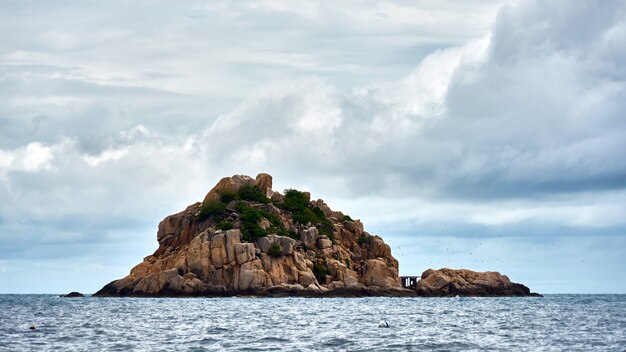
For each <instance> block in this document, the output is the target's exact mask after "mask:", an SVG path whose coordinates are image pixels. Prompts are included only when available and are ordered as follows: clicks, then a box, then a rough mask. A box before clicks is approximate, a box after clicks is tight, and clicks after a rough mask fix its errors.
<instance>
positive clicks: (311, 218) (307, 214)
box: [292, 208, 317, 224]
mask: <svg viewBox="0 0 626 352" xmlns="http://www.w3.org/2000/svg"><path fill="white" fill-rule="evenodd" d="M292 217H293V221H295V222H297V223H299V224H308V223H312V224H313V223H316V222H317V216H316V215H315V213H314V212H313V211H312V210H311V209H309V208H304V209H303V210H301V211H299V212H296V213H293V215H292Z"/></svg>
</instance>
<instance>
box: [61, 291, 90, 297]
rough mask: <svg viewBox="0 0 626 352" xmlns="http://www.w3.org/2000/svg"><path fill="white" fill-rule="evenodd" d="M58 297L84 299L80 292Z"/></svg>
mask: <svg viewBox="0 0 626 352" xmlns="http://www.w3.org/2000/svg"><path fill="white" fill-rule="evenodd" d="M59 297H67V298H76V297H85V296H84V295H83V294H82V293H80V292H76V291H73V292H70V293H68V294H66V295H60V296H59Z"/></svg>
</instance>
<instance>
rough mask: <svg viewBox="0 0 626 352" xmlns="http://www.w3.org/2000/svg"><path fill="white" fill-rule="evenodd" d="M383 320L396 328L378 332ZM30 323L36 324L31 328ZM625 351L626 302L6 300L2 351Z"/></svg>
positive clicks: (579, 298) (607, 298)
mask: <svg viewBox="0 0 626 352" xmlns="http://www.w3.org/2000/svg"><path fill="white" fill-rule="evenodd" d="M381 319H385V320H386V321H387V322H388V323H389V326H390V327H389V328H379V327H378V323H379V321H380V320H381ZM31 324H35V325H36V327H37V328H36V329H35V330H30V329H29V326H30V325H31ZM100 350H102V351H172V350H176V351H228V350H232V351H276V350H284V351H324V350H328V351H626V295H548V296H546V297H543V298H319V299H317V298H315V299H312V298H95V297H85V298H76V299H69V298H59V297H57V296H53V295H0V351H100Z"/></svg>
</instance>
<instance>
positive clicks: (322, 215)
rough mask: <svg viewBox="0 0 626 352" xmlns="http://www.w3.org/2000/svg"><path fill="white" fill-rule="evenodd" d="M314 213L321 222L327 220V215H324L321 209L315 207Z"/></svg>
mask: <svg viewBox="0 0 626 352" xmlns="http://www.w3.org/2000/svg"><path fill="white" fill-rule="evenodd" d="M313 213H314V214H315V216H316V217H317V219H318V220H320V221H322V220H324V219H326V214H324V211H323V210H322V209H321V208H320V207H313Z"/></svg>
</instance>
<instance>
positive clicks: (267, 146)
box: [0, 0, 626, 293]
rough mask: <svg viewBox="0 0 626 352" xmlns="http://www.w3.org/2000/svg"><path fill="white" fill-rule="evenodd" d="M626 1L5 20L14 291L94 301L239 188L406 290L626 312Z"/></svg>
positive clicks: (419, 3)
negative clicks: (369, 239)
mask: <svg viewBox="0 0 626 352" xmlns="http://www.w3.org/2000/svg"><path fill="white" fill-rule="evenodd" d="M625 62H626V2H624V1H620V0H615V1H600V0H598V1H584V2H583V1H577V2H571V1H566V0H562V1H538V0H535V1H531V0H528V1H525V0H523V1H519V2H517V1H513V0H511V1H497V0H490V1H484V0H475V1H451V0H445V1H441V0H437V1H426V0H416V1H395V2H379V1H344V2H340V3H339V4H338V3H337V2H336V1H317V2H316V1H307V2H304V3H302V2H298V3H296V2H291V1H286V0H255V1H237V2H231V1H211V2H194V1H188V2H184V3H181V2H170V1H162V2H161V3H158V2H157V1H149V2H148V1H146V2H141V1H133V2H128V1H120V2H115V3H112V2H102V1H56V2H30V1H10V0H6V1H0V200H1V201H0V292H3V293H29V292H30V293H60V292H68V291H71V290H78V291H82V292H94V291H96V290H98V289H99V288H100V287H101V286H103V285H104V284H105V283H108V282H109V281H111V280H113V279H117V278H120V277H122V276H124V275H126V274H127V273H128V271H129V270H130V268H131V267H132V266H133V265H135V264H137V263H139V262H140V261H141V260H142V258H143V257H144V256H146V255H148V254H151V253H152V252H153V251H154V250H155V249H156V247H157V242H156V227H157V224H158V222H159V221H160V220H161V219H162V218H163V217H165V216H166V215H168V214H171V213H174V212H178V211H180V210H182V209H184V208H185V207H186V206H187V205H188V204H191V203H194V202H196V201H200V200H201V199H202V198H203V197H204V195H205V194H206V192H208V191H209V189H210V188H211V187H212V186H213V185H214V184H215V183H216V182H217V181H218V180H219V179H220V178H221V177H223V176H229V175H233V174H248V175H252V176H254V175H256V174H257V173H259V172H268V173H271V174H272V175H273V176H274V185H275V187H274V189H277V190H282V189H284V188H287V187H290V188H291V187H295V188H298V189H302V190H309V191H311V192H312V193H313V197H315V198H323V199H324V200H325V201H326V202H327V203H328V204H329V205H330V206H331V207H332V208H334V209H339V210H343V211H344V212H346V213H348V214H350V215H351V216H352V217H354V218H360V219H362V221H363V222H364V223H365V227H366V230H368V231H369V232H371V233H375V234H379V235H381V236H382V237H383V238H384V239H385V241H386V242H387V243H389V244H390V245H391V246H392V252H393V254H394V255H395V256H396V257H397V258H398V259H399V261H400V272H401V274H403V275H419V274H420V273H421V272H422V271H424V270H425V269H427V268H430V267H433V268H440V267H454V268H470V269H474V270H481V271H482V270H496V271H500V272H502V273H505V274H507V275H509V277H510V278H511V279H512V280H513V281H517V282H522V283H524V284H526V285H528V286H529V287H530V288H531V289H532V290H533V291H538V292H543V293H568V292H572V293H592V292H594V293H626V65H625V64H624V63H625Z"/></svg>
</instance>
